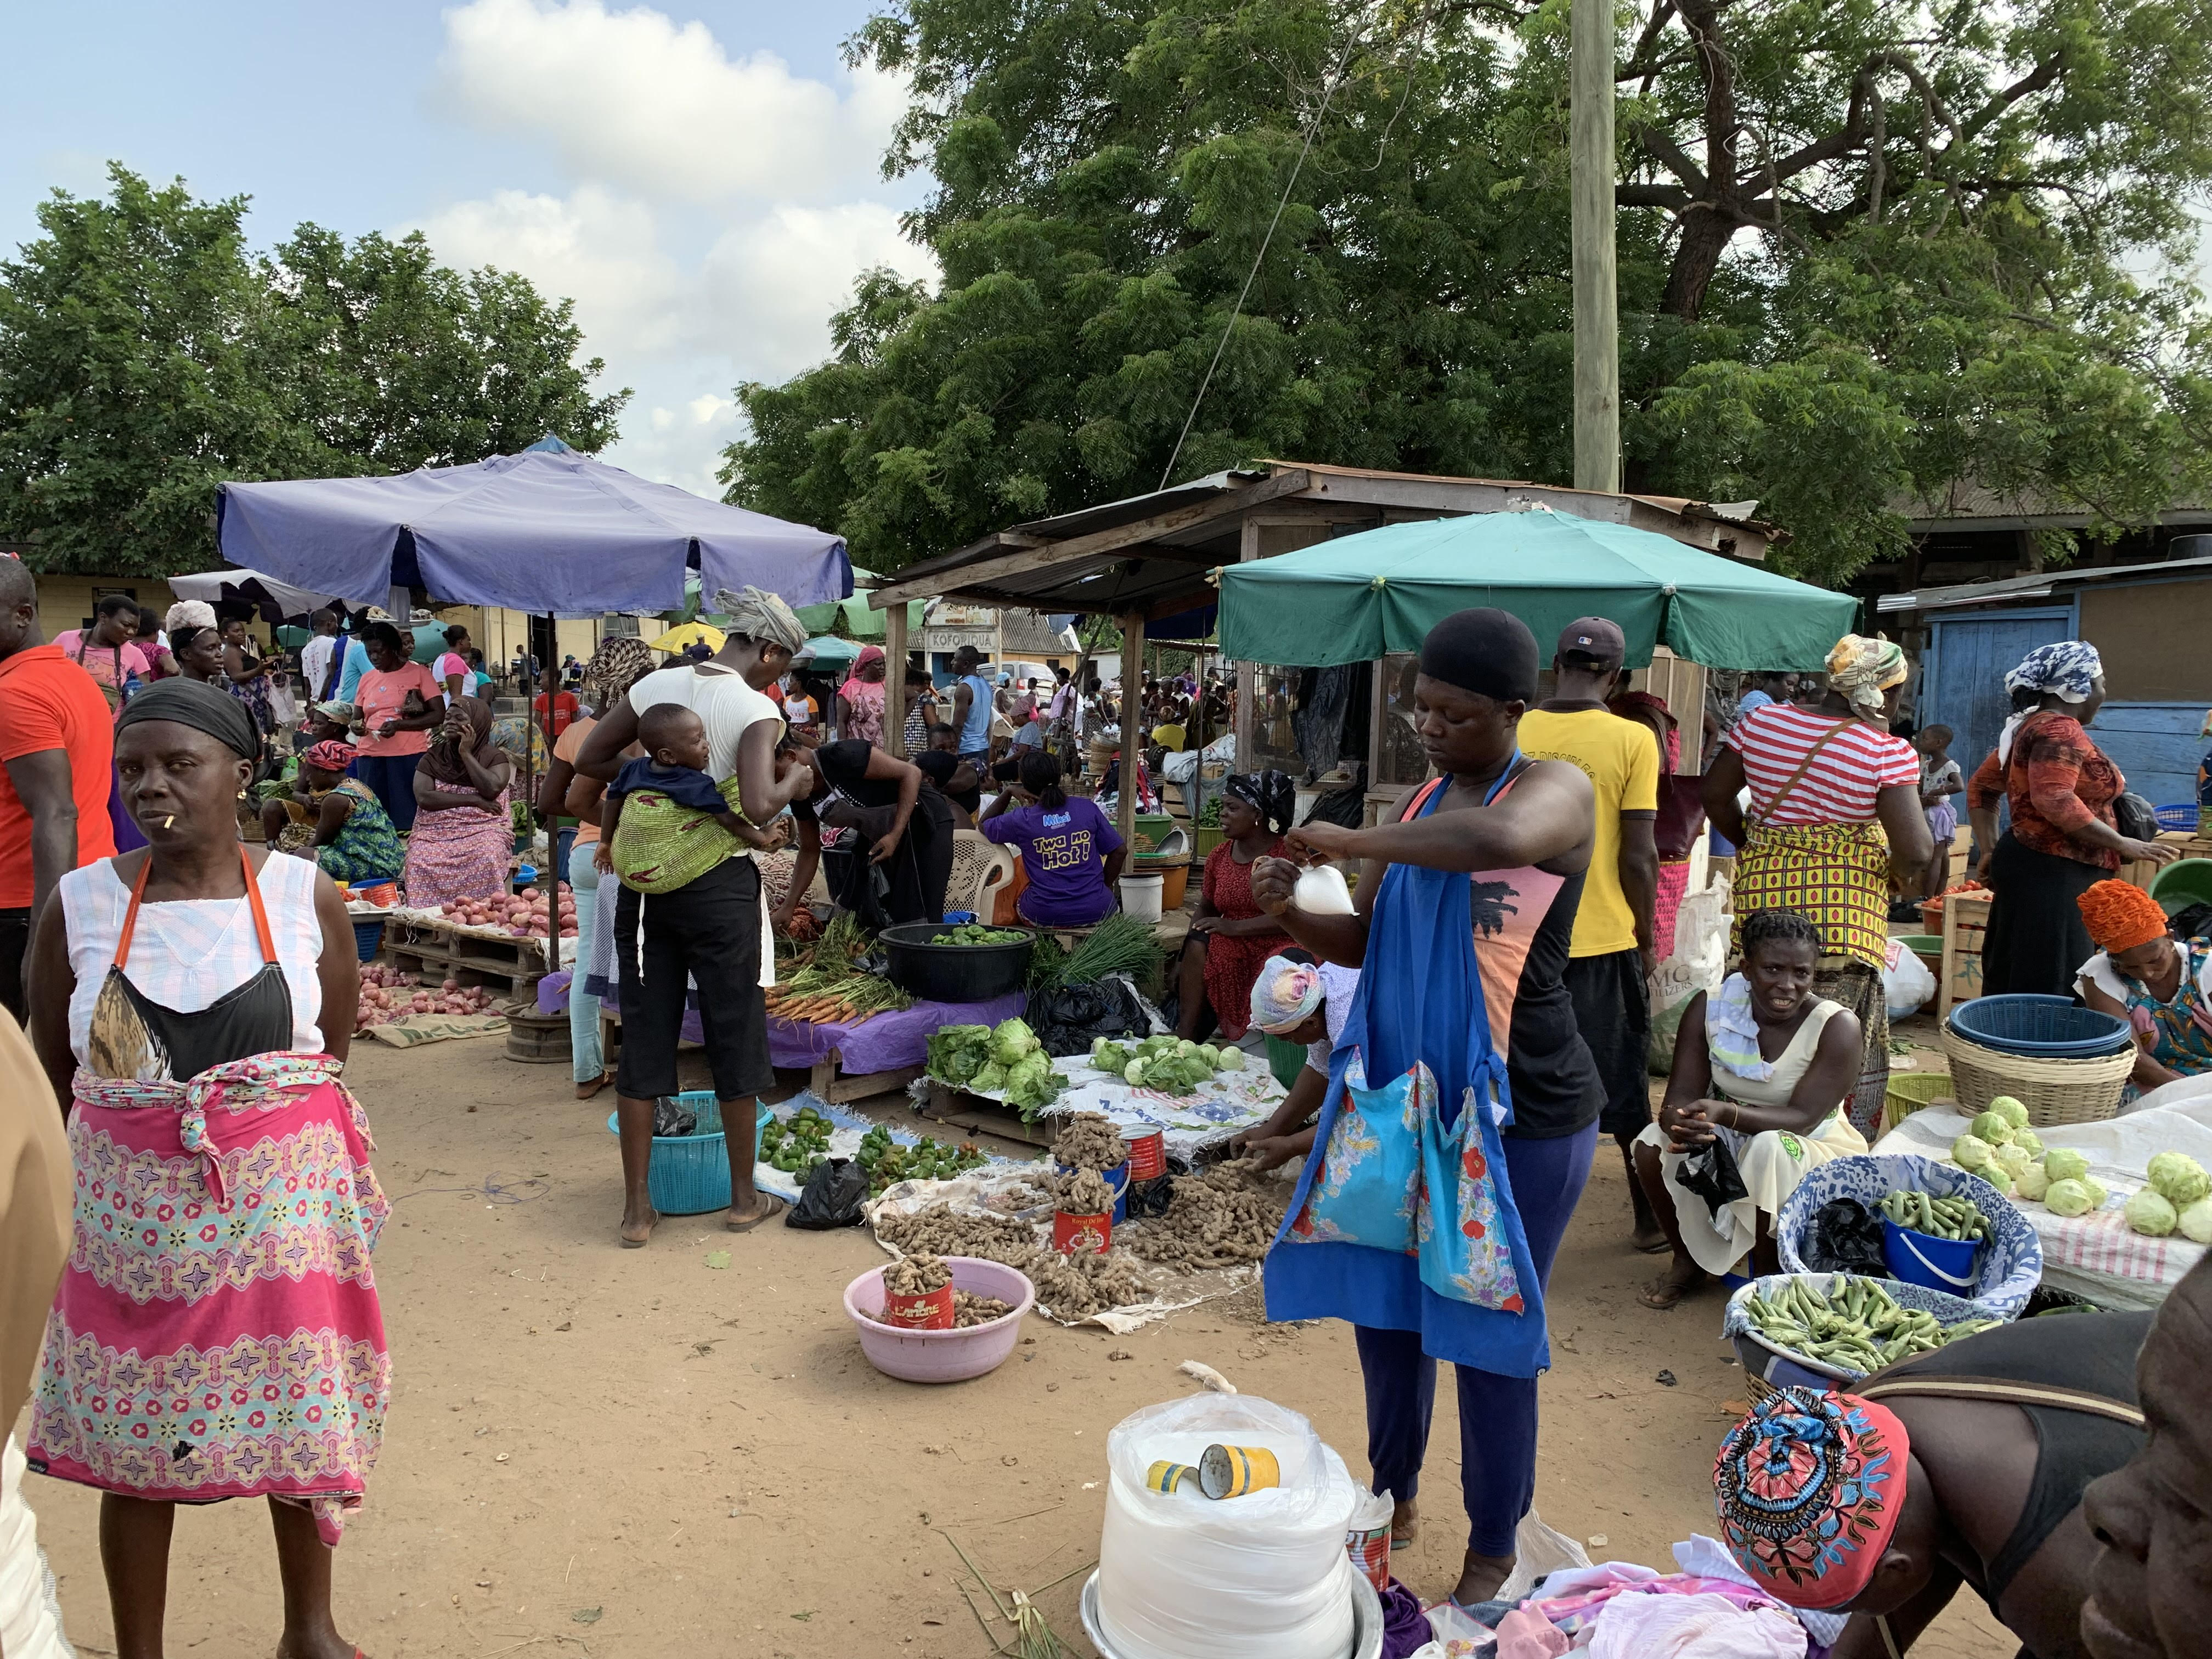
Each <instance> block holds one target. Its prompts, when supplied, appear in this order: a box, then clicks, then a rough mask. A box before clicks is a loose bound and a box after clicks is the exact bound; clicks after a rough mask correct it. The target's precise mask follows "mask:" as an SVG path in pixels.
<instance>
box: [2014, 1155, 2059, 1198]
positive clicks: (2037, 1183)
mask: <svg viewBox="0 0 2212 1659" xmlns="http://www.w3.org/2000/svg"><path fill="white" fill-rule="evenodd" d="M2012 1185H2013V1191H2014V1192H2015V1194H2018V1195H2019V1196H2020V1197H2021V1198H2027V1199H2033V1200H2037V1201H2038V1202H2040V1201H2041V1200H2043V1198H2044V1196H2045V1194H2047V1193H2049V1192H2050V1190H2051V1177H2050V1176H2048V1175H2047V1174H2045V1172H2044V1168H2043V1166H2042V1165H2041V1164H2027V1166H2025V1167H2024V1168H2022V1169H2021V1171H2020V1172H2019V1173H2018V1174H2017V1175H2015V1176H2013V1178H2012Z"/></svg>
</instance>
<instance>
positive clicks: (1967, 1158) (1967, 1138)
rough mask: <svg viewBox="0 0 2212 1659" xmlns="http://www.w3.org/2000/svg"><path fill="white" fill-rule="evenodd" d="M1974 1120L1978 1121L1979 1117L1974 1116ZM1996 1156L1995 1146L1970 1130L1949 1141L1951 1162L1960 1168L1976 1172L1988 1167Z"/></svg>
mask: <svg viewBox="0 0 2212 1659" xmlns="http://www.w3.org/2000/svg"><path fill="white" fill-rule="evenodd" d="M1974 1121H1975V1122H1977V1123H1979V1122H1980V1121H1981V1119H1980V1118H1976V1119H1975V1120H1974ZM1993 1158H1996V1147H1994V1146H1990V1143H1989V1142H1988V1141H1986V1140H1984V1139H1982V1138H1981V1137H1980V1136H1979V1135H1978V1134H1974V1133H1972V1132H1969V1133H1966V1134H1962V1135H1960V1137H1959V1138H1958V1139H1956V1140H1954V1141H1953V1142H1952V1143H1951V1162H1952V1163H1954V1164H1957V1165H1958V1166H1959V1167H1960V1169H1962V1170H1974V1171H1976V1172H1977V1173H1978V1172H1979V1171H1981V1170H1984V1169H1986V1168H1988V1167H1989V1164H1990V1161H1991V1160H1992V1159H1993Z"/></svg>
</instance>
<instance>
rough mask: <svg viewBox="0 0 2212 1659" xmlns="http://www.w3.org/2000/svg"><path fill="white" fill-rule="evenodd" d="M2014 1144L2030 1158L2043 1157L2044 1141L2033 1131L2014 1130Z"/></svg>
mask: <svg viewBox="0 0 2212 1659" xmlns="http://www.w3.org/2000/svg"><path fill="white" fill-rule="evenodd" d="M2012 1144H2013V1145H2014V1146H2017V1147H2019V1148H2020V1149H2021V1151H2022V1152H2026V1153H2027V1155H2028V1156H2029V1157H2030V1158H2041V1157H2042V1156H2043V1139H2042V1137H2041V1136H2039V1135H2038V1134H2037V1133H2035V1131H2034V1130H2033V1129H2015V1130H2014V1131H2013V1132H2012Z"/></svg>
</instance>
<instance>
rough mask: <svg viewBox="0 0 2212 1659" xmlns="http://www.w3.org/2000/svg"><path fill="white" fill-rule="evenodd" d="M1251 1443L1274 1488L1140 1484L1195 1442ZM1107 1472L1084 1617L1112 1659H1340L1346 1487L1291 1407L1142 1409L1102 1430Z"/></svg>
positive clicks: (1344, 1621) (1346, 1618) (1240, 1399)
mask: <svg viewBox="0 0 2212 1659" xmlns="http://www.w3.org/2000/svg"><path fill="white" fill-rule="evenodd" d="M1214 1444H1228V1445H1237V1446H1251V1447H1264V1448H1265V1449H1267V1450H1269V1451H1271V1452H1273V1454H1274V1455H1275V1458H1276V1462H1278V1464H1279V1466H1280V1468H1281V1475H1282V1478H1281V1484H1280V1485H1279V1486H1273V1487H1269V1488H1267V1489H1266V1490H1263V1491H1258V1492H1250V1493H1248V1494H1246V1495H1245V1496H1243V1497H1242V1498H1224V1499H1221V1500H1219V1501H1215V1500H1212V1499H1209V1498H1205V1497H1202V1496H1200V1494H1199V1493H1198V1491H1197V1488H1196V1484H1195V1483H1194V1482H1184V1483H1182V1486H1181V1487H1180V1489H1179V1490H1177V1491H1176V1492H1172V1493H1163V1492H1152V1491H1148V1490H1147V1489H1146V1470H1147V1469H1148V1468H1151V1466H1152V1464H1154V1463H1155V1462H1160V1461H1162V1460H1166V1461H1168V1462H1177V1463H1191V1464H1195V1463H1196V1462H1198V1461H1199V1458H1200V1455H1201V1454H1202V1453H1203V1452H1204V1450H1205V1449H1206V1447H1207V1446H1209V1445H1214ZM1107 1456H1108V1460H1109V1463H1110V1465H1111V1469H1112V1479H1111V1480H1110V1482H1109V1491H1108V1493H1107V1498H1106V1525H1105V1530H1104V1533H1103V1536H1102V1538H1101V1540H1100V1543H1099V1550H1098V1614H1099V1622H1100V1624H1101V1626H1103V1629H1104V1631H1105V1633H1106V1636H1107V1638H1108V1640H1109V1642H1111V1643H1112V1644H1113V1648H1114V1651H1115V1654H1116V1655H1117V1656H1119V1659H1189V1656H1191V1655H1194V1654H1205V1655H1206V1656H1208V1659H1343V1656H1344V1655H1345V1654H1346V1653H1347V1652H1349V1651H1350V1650H1351V1646H1352V1572H1353V1568H1352V1562H1351V1559H1350V1558H1349V1557H1348V1556H1346V1553H1345V1547H1344V1534H1345V1528H1346V1526H1347V1525H1348V1524H1349V1522H1350V1520H1351V1517H1352V1507H1353V1504H1355V1503H1356V1502H1357V1500H1358V1496H1359V1493H1360V1490H1361V1489H1360V1487H1359V1486H1358V1484H1357V1483H1356V1482H1355V1481H1354V1480H1352V1476H1351V1474H1350V1473H1349V1472H1348V1471H1347V1470H1346V1468H1345V1466H1344V1460H1343V1459H1342V1458H1340V1457H1339V1456H1338V1455H1336V1453H1335V1452H1334V1451H1332V1450H1331V1449H1329V1448H1328V1447H1327V1446H1325V1445H1323V1444H1322V1442H1321V1438H1320V1437H1319V1436H1317V1435H1316V1434H1315V1433H1314V1431H1313V1425H1311V1424H1310V1423H1308V1422H1307V1421H1306V1419H1304V1418H1303V1417H1301V1416H1299V1415H1298V1413H1296V1412H1293V1411H1287V1410H1285V1409H1284V1408H1283V1407H1280V1406H1276V1405H1272V1404H1270V1403H1269V1402H1268V1401H1265V1400H1260V1399H1255V1397H1253V1396H1252V1395H1214V1394H1202V1395H1194V1396H1192V1397H1191V1398H1189V1399H1188V1400H1177V1401H1170V1402H1169V1403H1167V1404H1165V1405H1160V1406H1152V1407H1146V1409H1145V1410H1143V1411H1140V1412H1139V1413H1136V1414H1135V1415H1134V1416H1133V1417H1130V1418H1128V1419H1126V1420H1124V1421H1123V1422H1122V1423H1121V1425H1120V1426H1119V1427H1117V1428H1116V1429H1115V1430H1114V1431H1113V1433H1112V1434H1111V1435H1109V1437H1108V1439H1107Z"/></svg>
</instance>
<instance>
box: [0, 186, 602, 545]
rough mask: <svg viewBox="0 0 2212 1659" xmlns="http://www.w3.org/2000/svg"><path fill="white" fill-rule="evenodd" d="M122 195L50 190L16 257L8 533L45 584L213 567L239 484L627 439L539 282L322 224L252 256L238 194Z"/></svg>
mask: <svg viewBox="0 0 2212 1659" xmlns="http://www.w3.org/2000/svg"><path fill="white" fill-rule="evenodd" d="M109 178H110V182H111V191H110V193H109V195H108V196H107V197H104V198H82V197H70V196H68V195H66V194H64V193H62V192H60V191H57V192H55V194H54V196H53V197H52V199H50V200H48V201H47V202H46V203H44V204H41V205H40V209H39V222H40V227H41V228H42V229H43V231H44V232H45V234H43V235H42V236H41V237H40V238H39V239H38V240H35V241H33V242H31V243H29V244H27V245H26V246H24V247H23V249H22V250H21V256H20V257H19V258H15V259H14V260H9V261H0V535H4V536H7V537H9V538H12V539H15V540H17V541H19V542H21V543H23V544H26V546H27V559H28V561H29V562H31V563H32V564H33V566H34V567H35V568H49V569H95V570H101V571H114V572H117V573H118V574H145V575H161V574H172V573H174V572H178V571H184V570H192V569H201V568H207V567H209V566H210V565H211V564H213V563H215V562H217V561H216V557H215V547H214V539H213V537H212V535H211V533H210V526H211V524H212V521H213V519H212V515H213V513H214V510H215V488H216V484H217V483H221V482H222V480H224V479H226V478H298V477H337V476H344V475H349V474H361V473H381V472H398V471H408V470H410V469H411V468H414V467H418V466H444V465H456V464H462V463H466V462H471V461H477V460H482V459H484V458H485V457H486V456H489V455H495V454H500V453H507V452H510V451H513V450H516V449H520V448H522V447H525V446H526V445H528V444H531V443H533V442H535V441H537V440H538V438H540V437H542V436H544V435H545V434H546V433H547V432H549V431H550V432H555V433H557V434H559V435H561V436H562V438H563V439H564V440H566V441H568V443H570V444H571V445H573V446H574V447H576V448H578V449H582V450H586V451H591V450H596V449H599V448H601V447H604V446H605V444H607V443H608V442H610V441H611V440H612V439H613V437H614V435H615V419H616V416H617V414H618V413H619V411H620V410H621V408H622V405H623V402H624V401H625V400H626V399H627V398H628V397H629V393H628V392H615V393H612V394H609V395H603V396H594V395H593V394H592V390H591V386H592V381H593V380H594V379H595V378H596V377H597V376H598V375H599V372H600V370H601V368H603V364H602V363H601V362H600V361H599V359H598V358H592V359H591V360H590V361H589V362H578V361H577V356H578V353H579V352H580V349H581V348H582V344H583V335H582V332H581V331H580V330H579V329H578V328H577V327H576V325H575V324H574V321H573V320H572V319H571V317H570V314H569V313H570V307H569V305H568V301H565V300H563V301H557V302H556V301H548V300H547V299H545V298H544V296H543V295H539V294H538V292H537V290H536V289H534V288H532V286H531V284H530V283H528V282H527V281H526V280H525V279H524V278H522V277H520V276H515V275H513V274H512V273H508V272H503V271H499V270H489V269H486V270H476V271H471V272H468V273H462V272H459V271H454V270H447V269H445V268H443V267H441V266H440V265H438V264H436V263H435V260H434V259H433V258H432V256H431V252H430V248H429V245H428V243H427V242H426V241H425V240H423V239H422V237H421V236H420V235H419V234H418V235H410V236H408V237H405V238H403V239H401V240H397V241H395V240H391V239H389V238H386V237H384V236H381V235H377V234H369V235H367V236H363V237H362V238H360V239H359V240H356V241H354V242H352V243H348V242H347V241H346V240H345V239H344V238H343V237H342V236H340V235H338V234H336V233H335V232H332V231H329V230H325V229H324V228H321V227H319V226H316V225H312V224H307V225H301V227H300V228H298V230H297V231H296V232H295V234H294V235H293V236H292V238H291V240H289V241H287V242H285V243H283V245H282V246H279V247H277V248H276V249H275V250H274V251H273V252H270V253H268V254H265V255H257V254H255V253H254V252H252V251H251V250H249V249H248V247H247V246H246V237H245V231H244V220H245V215H246V198H245V197H231V198H229V199H227V200H223V201H217V202H204V201H199V200H196V199H195V198H194V197H192V196H191V193H190V192H189V191H187V190H186V189H185V185H183V183H182V182H181V181H179V182H176V183H173V184H171V185H167V186H166V187H162V188H158V189H157V188H155V186H153V185H149V183H148V182H147V181H146V180H145V179H141V178H139V177H137V175H135V174H133V173H130V172H128V171H127V170H125V168H122V167H111V168H110V169H109Z"/></svg>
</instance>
